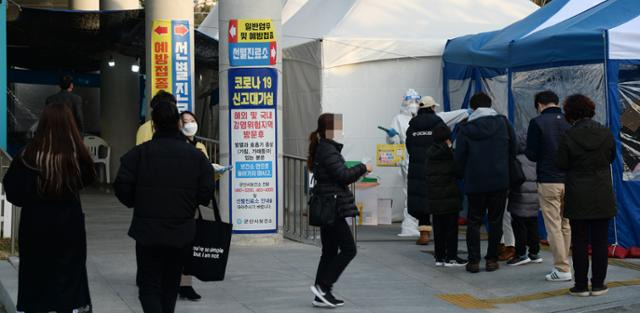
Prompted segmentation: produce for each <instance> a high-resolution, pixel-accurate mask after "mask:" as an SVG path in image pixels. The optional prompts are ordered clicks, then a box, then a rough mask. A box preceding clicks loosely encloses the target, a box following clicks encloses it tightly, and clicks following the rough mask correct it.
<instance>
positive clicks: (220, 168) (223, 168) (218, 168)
mask: <svg viewBox="0 0 640 313" xmlns="http://www.w3.org/2000/svg"><path fill="white" fill-rule="evenodd" d="M211 165H212V166H213V170H214V172H215V173H216V174H222V173H224V172H226V171H230V170H232V169H233V167H232V166H231V165H229V166H222V165H220V164H215V163H212V164H211Z"/></svg>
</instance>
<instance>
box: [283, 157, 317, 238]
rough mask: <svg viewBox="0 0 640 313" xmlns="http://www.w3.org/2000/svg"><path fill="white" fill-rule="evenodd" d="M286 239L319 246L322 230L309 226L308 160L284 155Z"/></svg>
mask: <svg viewBox="0 0 640 313" xmlns="http://www.w3.org/2000/svg"><path fill="white" fill-rule="evenodd" d="M283 163H284V169H283V171H284V173H283V174H284V188H283V190H284V210H283V211H284V213H283V215H284V217H283V221H282V222H283V225H282V229H283V233H284V237H285V238H287V239H291V240H294V241H299V242H304V243H310V244H319V241H320V228H318V227H314V226H311V225H309V207H308V205H307V202H308V199H309V171H308V170H307V159H305V158H301V157H298V156H293V155H284V158H283Z"/></svg>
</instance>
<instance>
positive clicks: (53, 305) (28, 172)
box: [3, 157, 91, 312]
mask: <svg viewBox="0 0 640 313" xmlns="http://www.w3.org/2000/svg"><path fill="white" fill-rule="evenodd" d="M37 177H38V171H36V170H34V169H32V168H31V167H30V166H27V165H26V164H25V163H24V162H23V160H22V158H21V157H17V158H16V159H14V160H13V162H12V163H11V166H10V167H9V171H8V172H7V174H6V176H5V177H4V180H3V186H4V188H5V190H6V192H7V199H8V200H9V202H11V203H13V204H14V205H16V206H19V207H22V211H21V213H20V228H19V233H18V245H19V252H20V268H19V271H18V304H17V309H18V311H27V312H50V311H56V312H61V311H69V312H70V311H71V310H72V309H76V308H82V307H86V306H88V305H91V298H90V296H89V284H88V280H87V268H86V260H87V238H86V232H85V225H84V213H83V212H82V205H81V203H80V197H79V195H78V194H77V193H71V192H70V193H69V194H67V195H65V196H62V197H58V198H56V199H49V198H46V197H43V196H40V195H38V191H37V189H38V188H37ZM85 183H87V184H88V183H91V182H89V181H86V182H85Z"/></svg>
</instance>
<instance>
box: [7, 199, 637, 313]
mask: <svg viewBox="0 0 640 313" xmlns="http://www.w3.org/2000/svg"><path fill="white" fill-rule="evenodd" d="M83 199H84V201H85V206H86V218H87V231H88V246H89V259H88V264H87V266H88V269H89V279H90V283H91V294H92V298H93V304H94V312H96V313H102V312H105V313H125V312H126V313H129V312H142V310H141V308H140V305H139V302H138V299H137V294H136V287H135V284H134V277H135V259H134V243H133V241H132V240H130V239H129V238H128V237H127V236H126V231H127V227H128V223H129V220H130V215H131V212H130V211H129V210H128V209H126V208H123V207H121V206H120V205H119V204H118V203H117V201H116V200H115V199H114V198H113V197H111V196H104V195H100V194H97V193H91V194H85V195H84V196H83ZM394 232H395V230H394V229H389V228H383V229H380V230H378V231H375V230H372V229H367V230H363V231H362V232H361V234H360V238H361V239H365V240H366V241H364V242H360V243H359V254H358V256H357V257H356V259H355V261H354V262H353V263H352V265H351V266H350V267H349V268H348V269H347V271H346V272H345V274H344V275H343V277H342V279H341V280H340V282H339V283H338V284H337V285H336V293H337V294H338V295H339V296H340V297H343V298H344V299H345V300H346V306H345V307H344V308H340V309H338V311H339V312H343V313H365V312H366V313H383V312H487V311H488V312H598V311H599V312H638V311H639V310H640V304H639V303H640V299H638V297H637V295H638V294H639V292H640V287H639V286H638V285H636V284H640V271H639V270H638V269H640V262H636V261H629V263H619V264H618V265H617V266H611V267H610V270H609V276H608V280H609V281H610V282H613V281H619V282H625V284H629V285H631V286H624V287H616V288H613V289H612V290H611V292H610V293H609V294H608V295H606V296H603V297H594V298H584V299H576V298H573V297H570V296H568V295H564V294H563V293H564V292H566V289H567V288H569V287H570V286H571V284H570V283H547V282H545V281H544V274H546V273H547V271H548V270H549V269H550V268H551V264H550V262H549V261H548V260H549V257H550V254H549V253H548V252H543V256H544V257H545V259H546V260H545V262H544V264H538V265H528V266H524V267H518V268H506V267H503V268H502V269H501V270H499V271H498V272H495V273H487V272H481V273H479V274H468V273H466V272H465V271H464V270H463V269H445V268H435V267H434V266H433V265H432V264H433V257H432V255H431V254H430V252H432V251H433V247H432V246H428V247H426V248H419V247H417V246H415V245H413V243H412V241H409V240H397V238H396V237H394V236H393V233H394ZM374 239H377V240H374ZM379 240H384V241H379ZM463 243H464V242H463V241H461V246H460V249H461V250H465V247H464V245H463ZM319 256H320V250H319V248H317V247H314V246H309V245H302V244H297V243H293V242H285V243H283V244H282V245H279V246H273V247H244V246H233V247H232V249H231V258H230V260H229V267H228V272H227V280H226V281H224V282H218V283H201V282H195V288H196V290H197V291H198V292H200V293H201V294H202V295H203V296H204V299H203V300H202V301H200V302H184V301H181V302H179V303H178V306H177V309H176V312H180V313H191V312H193V313H196V312H216V313H305V312H318V311H319V310H318V309H314V308H312V307H311V306H310V302H311V300H312V296H311V294H310V292H309V289H308V288H309V285H310V284H311V282H312V281H313V277H314V274H315V269H316V265H317V260H318V258H319ZM633 262H635V263H633ZM0 282H1V283H2V285H3V286H4V287H5V289H6V290H7V292H8V293H9V295H11V297H13V298H14V299H15V293H16V285H17V275H16V272H15V269H14V268H13V267H12V266H11V265H10V264H9V263H7V262H0ZM461 294H463V295H464V296H461ZM523 296H526V298H523ZM444 299H448V300H449V301H447V300H444ZM522 300H529V301H522ZM483 308H484V309H483ZM10 312H11V311H10Z"/></svg>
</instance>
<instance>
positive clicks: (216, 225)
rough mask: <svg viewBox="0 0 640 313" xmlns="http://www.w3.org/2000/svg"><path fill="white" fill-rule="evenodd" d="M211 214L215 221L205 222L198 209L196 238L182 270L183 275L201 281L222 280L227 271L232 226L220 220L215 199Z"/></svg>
mask: <svg viewBox="0 0 640 313" xmlns="http://www.w3.org/2000/svg"><path fill="white" fill-rule="evenodd" d="M213 213H214V215H215V218H216V220H215V221H207V220H205V219H203V218H202V212H200V207H198V218H197V219H196V237H195V239H194V240H193V244H192V247H191V254H190V255H189V260H187V264H186V265H185V268H184V274H185V275H192V276H194V277H196V278H197V279H199V280H201V281H221V280H224V275H225V273H226V271H227V260H228V259H229V246H230V245H231V233H232V229H233V225H231V224H229V223H225V222H223V221H222V220H221V219H220V210H219V209H218V204H217V203H216V199H213Z"/></svg>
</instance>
